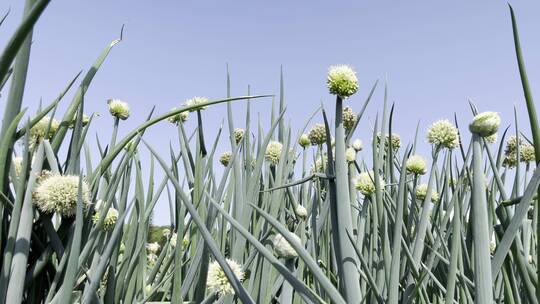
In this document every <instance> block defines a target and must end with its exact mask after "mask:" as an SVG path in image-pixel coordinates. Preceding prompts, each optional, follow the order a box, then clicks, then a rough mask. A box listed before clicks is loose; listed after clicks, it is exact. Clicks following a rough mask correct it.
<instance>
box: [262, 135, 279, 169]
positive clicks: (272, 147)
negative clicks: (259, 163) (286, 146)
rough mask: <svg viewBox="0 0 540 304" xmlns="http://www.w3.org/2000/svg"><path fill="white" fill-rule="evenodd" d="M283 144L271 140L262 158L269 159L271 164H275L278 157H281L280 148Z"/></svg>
mask: <svg viewBox="0 0 540 304" xmlns="http://www.w3.org/2000/svg"><path fill="white" fill-rule="evenodd" d="M282 149H283V145H282V144H281V143H280V142H277V141H271V142H269V143H268V146H267V147H266V153H265V156H264V158H265V159H266V160H267V161H269V162H270V163H271V164H272V165H277V163H278V162H279V158H280V157H281V150H282Z"/></svg>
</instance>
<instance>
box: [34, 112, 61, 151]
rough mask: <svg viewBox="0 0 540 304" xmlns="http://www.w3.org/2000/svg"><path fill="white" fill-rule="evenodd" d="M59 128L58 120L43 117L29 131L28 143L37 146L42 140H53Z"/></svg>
mask: <svg viewBox="0 0 540 304" xmlns="http://www.w3.org/2000/svg"><path fill="white" fill-rule="evenodd" d="M59 127H60V123H59V122H58V120H56V119H52V118H50V117H49V116H45V117H43V118H42V119H41V120H40V121H38V122H37V123H36V124H35V125H34V126H33V127H32V128H31V129H30V134H29V136H30V142H31V143H32V144H37V143H39V141H40V140H42V139H51V138H53V136H54V134H56V131H58V128H59ZM47 130H48V132H47Z"/></svg>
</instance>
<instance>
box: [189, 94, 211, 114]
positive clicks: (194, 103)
mask: <svg viewBox="0 0 540 304" xmlns="http://www.w3.org/2000/svg"><path fill="white" fill-rule="evenodd" d="M207 102H208V98H206V97H193V98H190V99H188V100H186V102H185V105H186V106H188V107H194V108H192V109H191V110H189V111H190V112H194V111H198V110H204V109H206V108H208V106H198V105H200V104H203V103H207ZM197 106H198V107H197Z"/></svg>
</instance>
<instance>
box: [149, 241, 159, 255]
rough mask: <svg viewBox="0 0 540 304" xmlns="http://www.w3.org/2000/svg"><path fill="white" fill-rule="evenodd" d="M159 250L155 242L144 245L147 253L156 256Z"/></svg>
mask: <svg viewBox="0 0 540 304" xmlns="http://www.w3.org/2000/svg"><path fill="white" fill-rule="evenodd" d="M159 248H160V246H159V244H158V243H157V242H154V243H149V244H146V250H148V252H149V253H153V254H156V253H157V252H158V250H159Z"/></svg>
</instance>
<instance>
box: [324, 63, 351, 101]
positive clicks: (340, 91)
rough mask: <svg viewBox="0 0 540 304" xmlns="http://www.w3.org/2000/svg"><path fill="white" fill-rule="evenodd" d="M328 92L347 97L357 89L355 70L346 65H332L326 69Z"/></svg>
mask: <svg viewBox="0 0 540 304" xmlns="http://www.w3.org/2000/svg"><path fill="white" fill-rule="evenodd" d="M326 84H327V85H328V90H329V91H330V94H333V95H337V96H340V97H343V98H347V97H349V96H351V95H353V94H354V93H356V92H357V91H358V78H357V77H356V72H355V71H354V70H353V69H352V68H351V67H350V66H348V65H334V66H331V67H330V68H329V69H328V78H327V80H326Z"/></svg>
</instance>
